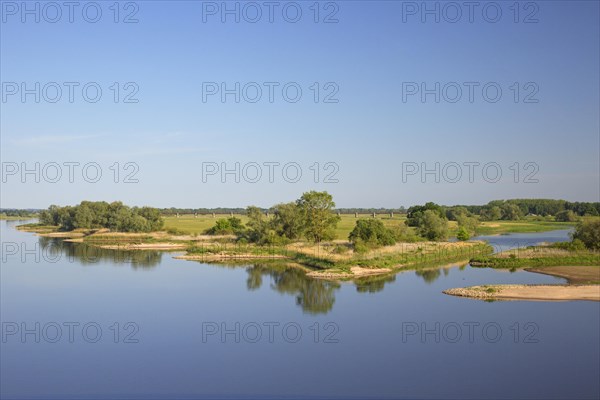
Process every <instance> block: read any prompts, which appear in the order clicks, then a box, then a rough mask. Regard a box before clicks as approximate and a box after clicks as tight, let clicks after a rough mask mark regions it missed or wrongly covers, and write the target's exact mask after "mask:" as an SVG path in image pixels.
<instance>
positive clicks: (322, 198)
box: [296, 190, 340, 243]
mask: <svg viewBox="0 0 600 400" xmlns="http://www.w3.org/2000/svg"><path fill="white" fill-rule="evenodd" d="M296 204H297V206H298V210H299V211H300V215H301V218H302V221H303V225H304V235H305V236H306V238H307V239H308V240H310V241H313V242H315V243H318V242H321V241H323V240H331V239H333V238H335V228H336V226H337V223H338V222H339V220H340V217H339V216H337V215H336V214H334V213H333V210H334V208H335V203H334V202H333V197H332V196H331V195H330V194H329V193H327V192H316V191H314V190H313V191H310V192H306V193H304V194H303V195H302V197H300V198H299V199H298V200H297V201H296Z"/></svg>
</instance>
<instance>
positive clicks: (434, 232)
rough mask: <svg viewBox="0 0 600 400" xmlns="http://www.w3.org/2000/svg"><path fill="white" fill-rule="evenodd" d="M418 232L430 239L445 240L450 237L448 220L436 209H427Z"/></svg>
mask: <svg viewBox="0 0 600 400" xmlns="http://www.w3.org/2000/svg"><path fill="white" fill-rule="evenodd" d="M417 233H418V234H419V235H421V236H423V237H424V238H426V239H429V240H444V239H446V238H447V237H448V221H447V220H446V219H445V218H443V217H441V216H440V214H439V213H438V212H436V211H434V210H425V211H424V212H423V216H422V218H421V221H420V225H419V226H418V227H417Z"/></svg>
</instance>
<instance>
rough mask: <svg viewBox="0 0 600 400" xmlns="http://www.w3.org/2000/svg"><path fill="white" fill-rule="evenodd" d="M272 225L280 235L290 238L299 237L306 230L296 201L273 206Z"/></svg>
mask: <svg viewBox="0 0 600 400" xmlns="http://www.w3.org/2000/svg"><path fill="white" fill-rule="evenodd" d="M271 211H272V213H273V219H272V220H271V226H272V227H273V229H274V230H275V232H276V233H277V234H278V235H279V236H283V237H286V238H288V239H290V240H295V239H298V238H299V237H301V236H302V233H303V231H304V221H303V220H302V215H301V213H300V208H299V207H298V205H297V204H296V203H293V202H292V203H284V204H277V205H276V206H273V207H272V208H271Z"/></svg>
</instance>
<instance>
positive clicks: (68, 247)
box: [39, 237, 162, 269]
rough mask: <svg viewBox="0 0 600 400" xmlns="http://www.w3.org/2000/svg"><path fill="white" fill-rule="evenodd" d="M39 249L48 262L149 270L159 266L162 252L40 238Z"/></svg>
mask: <svg viewBox="0 0 600 400" xmlns="http://www.w3.org/2000/svg"><path fill="white" fill-rule="evenodd" d="M39 243H40V249H41V251H42V255H43V257H44V259H45V260H46V261H48V262H51V263H52V262H58V261H60V260H66V261H67V262H69V261H73V260H76V261H77V262H80V263H81V264H83V265H90V264H97V263H99V262H103V261H108V262H112V263H115V264H129V265H131V267H132V268H134V269H137V268H143V269H149V268H154V267H156V266H157V265H159V264H160V262H161V260H162V252H161V251H154V250H110V249H101V248H98V247H94V246H89V245H86V244H84V243H73V242H67V241H64V240H62V239H57V238H47V237H40V241H39Z"/></svg>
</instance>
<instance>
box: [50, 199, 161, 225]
mask: <svg viewBox="0 0 600 400" xmlns="http://www.w3.org/2000/svg"><path fill="white" fill-rule="evenodd" d="M39 221H40V223H41V224H43V225H55V226H60V227H61V228H62V229H64V230H73V229H97V228H107V229H110V230H111V231H116V232H153V231H158V230H161V229H162V228H163V225H164V221H163V219H162V216H161V213H160V210H159V209H157V208H152V207H129V206H126V205H124V204H123V203H122V202H120V201H115V202H112V203H107V202H105V201H82V202H81V203H80V204H78V205H76V206H65V207H60V206H57V205H51V206H50V207H48V209H47V210H44V211H42V212H41V213H40V215H39Z"/></svg>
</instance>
